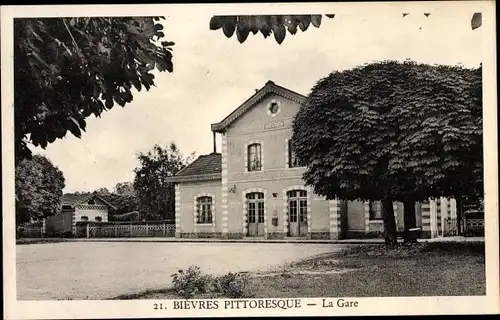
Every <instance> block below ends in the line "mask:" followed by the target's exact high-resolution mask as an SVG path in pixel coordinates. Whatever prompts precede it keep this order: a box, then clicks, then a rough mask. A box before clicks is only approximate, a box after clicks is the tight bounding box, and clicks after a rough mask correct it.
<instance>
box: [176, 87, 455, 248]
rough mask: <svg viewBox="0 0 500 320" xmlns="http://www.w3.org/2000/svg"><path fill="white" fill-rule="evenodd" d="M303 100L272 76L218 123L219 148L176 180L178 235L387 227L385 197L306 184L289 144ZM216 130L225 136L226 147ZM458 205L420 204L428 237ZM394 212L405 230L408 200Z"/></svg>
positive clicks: (373, 231) (330, 234)
mask: <svg viewBox="0 0 500 320" xmlns="http://www.w3.org/2000/svg"><path fill="white" fill-rule="evenodd" d="M304 99H305V97H304V96H303V95H301V94H298V93H296V92H293V91H291V90H289V89H286V88H284V87H281V86H278V85H276V84H275V83H273V82H272V81H268V82H267V83H266V84H265V86H264V87H263V88H261V89H260V90H258V91H257V92H256V93H255V94H254V95H252V96H251V97H250V98H249V99H248V100H246V101H245V102H244V103H243V104H242V105H241V106H239V107H238V108H236V109H235V110H234V111H233V112H232V113H231V114H229V115H228V116H227V117H226V118H224V119H223V120H222V121H221V122H219V123H215V124H212V126H211V129H212V132H213V134H214V152H213V153H212V154H209V155H202V156H200V157H199V158H198V159H196V160H195V161H194V162H193V163H191V164H190V165H189V166H187V167H186V168H184V169H183V170H181V171H180V172H179V173H178V174H176V175H175V176H173V177H171V178H170V181H171V182H174V183H175V185H176V189H175V190H176V193H175V203H176V205H175V217H176V218H175V221H176V237H180V238H193V237H196V238H205V237H216V238H237V239H242V238H265V239H284V238H305V239H340V238H351V237H364V236H368V235H373V236H377V235H379V234H380V233H381V232H382V231H383V223H382V220H381V206H380V203H376V202H359V201H349V202H345V201H340V200H326V199H325V198H324V197H322V196H319V195H317V194H315V193H314V192H313V190H312V188H311V187H309V186H305V185H304V181H303V180H302V175H303V173H304V171H305V168H304V167H303V166H301V164H300V163H299V162H298V160H297V159H296V158H295V157H294V153H293V150H291V144H290V138H291V136H292V122H293V119H294V117H295V114H296V113H297V112H298V110H299V108H300V106H301V104H302V102H303V101H304ZM216 134H220V135H222V150H221V153H217V152H216V150H215V136H216ZM438 204H439V205H438ZM443 205H444V207H443ZM453 205H454V204H453V202H450V201H447V200H446V199H441V201H440V202H434V201H429V202H426V203H423V204H417V206H416V210H417V226H418V227H420V228H421V229H422V231H423V232H422V236H424V237H430V236H431V233H432V232H431V229H433V230H434V229H437V228H439V226H438V221H441V219H442V217H444V216H446V217H448V216H451V215H452V214H453V210H454V209H453ZM443 210H444V211H443ZM394 212H395V215H396V221H397V226H398V230H402V229H403V205H402V204H401V203H394ZM441 212H442V214H441ZM438 213H439V214H440V215H439V216H438ZM431 216H432V217H431Z"/></svg>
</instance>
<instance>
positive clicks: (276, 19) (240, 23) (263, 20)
mask: <svg viewBox="0 0 500 320" xmlns="http://www.w3.org/2000/svg"><path fill="white" fill-rule="evenodd" d="M409 14H410V13H406V12H405V13H402V16H403V18H404V17H406V16H408V15H409ZM325 16H326V17H328V18H331V19H333V18H334V17H335V15H334V14H325ZM424 16H425V17H429V16H430V13H424ZM321 20H322V15H321V14H312V15H311V14H306V15H246V16H213V17H212V18H211V19H210V23H209V27H210V30H219V29H222V32H223V33H224V35H225V36H226V37H228V38H231V37H232V36H233V35H234V34H236V37H237V39H238V41H239V42H240V43H243V42H245V40H246V39H247V38H248V35H249V34H250V32H251V33H253V34H254V35H255V34H257V33H258V32H260V33H262V35H263V36H264V38H267V37H269V36H270V35H271V34H273V35H274V39H275V40H276V42H278V43H279V44H281V43H282V42H283V40H285V36H286V33H287V31H288V32H289V33H290V34H291V35H294V34H296V33H297V27H299V29H300V30H302V32H305V31H306V30H307V29H308V28H309V25H311V24H312V25H313V26H314V27H316V28H319V27H320V25H321ZM470 23H471V28H472V30H474V29H477V28H479V27H480V26H481V25H482V14H481V13H480V12H476V13H474V14H473V16H472V18H471V22H470Z"/></svg>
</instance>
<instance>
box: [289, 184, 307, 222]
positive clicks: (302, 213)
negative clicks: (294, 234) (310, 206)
mask: <svg viewBox="0 0 500 320" xmlns="http://www.w3.org/2000/svg"><path fill="white" fill-rule="evenodd" d="M287 197H288V221H289V222H307V191H304V190H292V191H288V193H287Z"/></svg>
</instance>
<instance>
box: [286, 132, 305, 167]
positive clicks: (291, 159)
mask: <svg viewBox="0 0 500 320" xmlns="http://www.w3.org/2000/svg"><path fill="white" fill-rule="evenodd" d="M302 166H304V164H303V163H302V162H301V161H300V159H299V158H298V157H297V155H296V153H295V152H294V150H293V144H292V139H290V140H288V167H289V168H294V167H302Z"/></svg>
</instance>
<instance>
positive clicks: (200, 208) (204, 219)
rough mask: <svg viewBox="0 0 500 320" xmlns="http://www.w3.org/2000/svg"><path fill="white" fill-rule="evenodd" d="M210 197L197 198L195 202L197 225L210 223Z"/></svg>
mask: <svg viewBox="0 0 500 320" xmlns="http://www.w3.org/2000/svg"><path fill="white" fill-rule="evenodd" d="M212 211H213V210H212V197H199V198H198V199H197V200H196V221H197V223H212Z"/></svg>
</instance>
